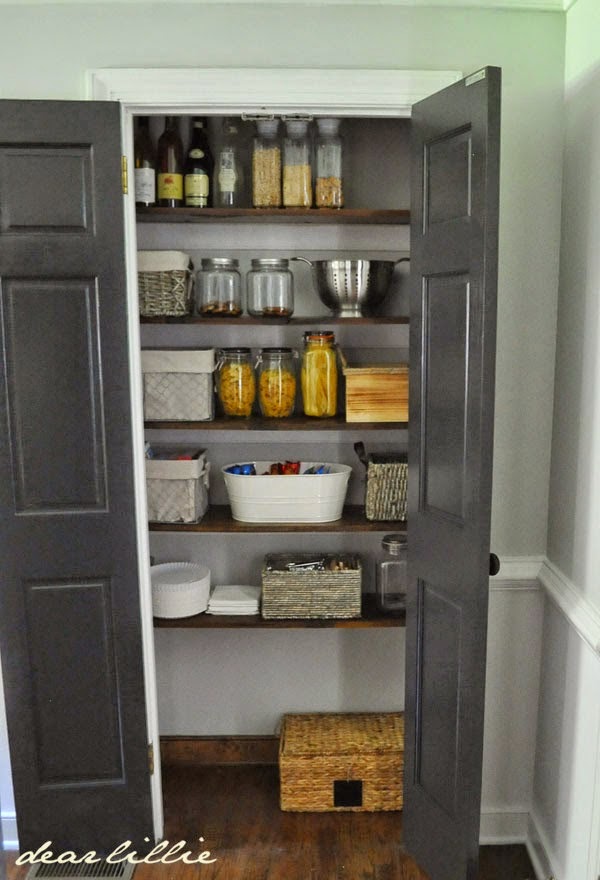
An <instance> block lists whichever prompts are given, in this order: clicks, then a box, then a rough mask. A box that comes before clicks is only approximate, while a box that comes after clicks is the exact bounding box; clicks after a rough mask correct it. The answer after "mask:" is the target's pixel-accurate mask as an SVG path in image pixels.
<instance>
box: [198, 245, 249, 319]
mask: <svg viewBox="0 0 600 880" xmlns="http://www.w3.org/2000/svg"><path fill="white" fill-rule="evenodd" d="M201 266H202V268H201V269H200V271H199V272H197V273H196V285H197V301H198V311H199V313H200V314H201V315H204V316H205V317H216V318H218V317H224V318H237V317H239V315H241V314H242V279H241V276H240V273H239V269H238V266H239V262H238V260H232V259H230V258H229V257H210V258H205V259H203V260H202V263H201Z"/></svg>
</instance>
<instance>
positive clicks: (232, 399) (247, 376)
mask: <svg viewBox="0 0 600 880" xmlns="http://www.w3.org/2000/svg"><path fill="white" fill-rule="evenodd" d="M217 357H218V359H217V367H216V379H217V396H218V398H219V402H220V404H221V409H222V411H223V414H224V415H226V416H237V417H245V418H248V417H249V416H250V415H252V407H253V405H254V400H255V398H256V378H255V375H254V368H253V366H252V353H251V351H250V349H249V348H222V349H221V350H220V351H218V352H217Z"/></svg>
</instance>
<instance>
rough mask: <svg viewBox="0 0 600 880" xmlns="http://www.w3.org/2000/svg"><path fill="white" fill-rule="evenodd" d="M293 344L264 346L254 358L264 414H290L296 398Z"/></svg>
mask: <svg viewBox="0 0 600 880" xmlns="http://www.w3.org/2000/svg"><path fill="white" fill-rule="evenodd" d="M297 357H298V353H297V352H296V351H294V350H293V349H292V348H263V349H261V351H260V353H259V355H258V359H257V361H256V369H257V372H258V402H259V405H260V411H261V413H262V415H263V416H265V418H270V419H281V418H287V417H288V416H291V415H293V412H294V404H295V402H296V364H295V358H297Z"/></svg>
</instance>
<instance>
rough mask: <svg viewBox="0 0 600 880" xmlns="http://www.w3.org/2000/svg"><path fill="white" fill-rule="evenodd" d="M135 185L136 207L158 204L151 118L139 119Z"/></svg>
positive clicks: (135, 143)
mask: <svg viewBox="0 0 600 880" xmlns="http://www.w3.org/2000/svg"><path fill="white" fill-rule="evenodd" d="M134 157H135V163H134V164H135V168H134V172H133V173H134V183H135V203H136V205H143V206H144V207H147V206H148V205H154V204H156V155H155V152H154V145H153V144H152V138H151V137H150V117H149V116H140V117H139V118H138V125H137V131H136V134H135V141H134Z"/></svg>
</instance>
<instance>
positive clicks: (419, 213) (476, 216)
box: [403, 68, 500, 880]
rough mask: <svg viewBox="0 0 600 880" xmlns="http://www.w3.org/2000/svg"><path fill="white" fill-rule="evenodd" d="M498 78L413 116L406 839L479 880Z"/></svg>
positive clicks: (456, 89)
mask: <svg viewBox="0 0 600 880" xmlns="http://www.w3.org/2000/svg"><path fill="white" fill-rule="evenodd" d="M499 120H500V71H499V70H498V69H497V68H487V69H485V70H483V71H480V72H479V73H477V74H474V75H473V76H471V77H468V78H467V79H465V80H463V81H462V82H459V83H456V84H455V85H453V86H450V87H449V88H447V89H444V90H443V91H442V92H439V93H438V94H436V95H433V96H432V97H430V98H428V99H426V100H425V101H422V102H421V103H419V104H417V105H416V106H415V107H414V108H413V117H412V137H413V144H412V148H413V152H412V155H413V160H412V161H413V167H412V175H411V191H412V194H413V197H412V224H411V279H412V281H411V285H412V291H411V331H410V332H411V338H410V345H411V374H410V438H409V453H410V459H409V462H410V463H409V467H410V475H411V476H410V478H409V516H408V522H409V532H408V535H409V580H410V588H409V597H408V608H407V633H406V650H407V660H406V667H407V672H406V768H405V801H406V806H405V815H404V826H403V827H404V837H405V843H406V847H407V849H408V851H409V852H410V853H411V855H413V856H414V857H415V858H416V859H417V861H418V862H419V864H420V865H421V866H422V868H423V869H424V870H425V871H426V872H427V873H428V874H429V875H430V877H431V880H465V878H468V880H475V878H476V876H477V859H478V837H479V811H480V798H481V757H482V738H483V709H484V686H485V659H486V630H487V608H488V578H489V565H490V560H489V553H490V547H489V540H490V505H491V484H492V432H493V417H494V352H495V336H496V270H497V232H498V166H499Z"/></svg>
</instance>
